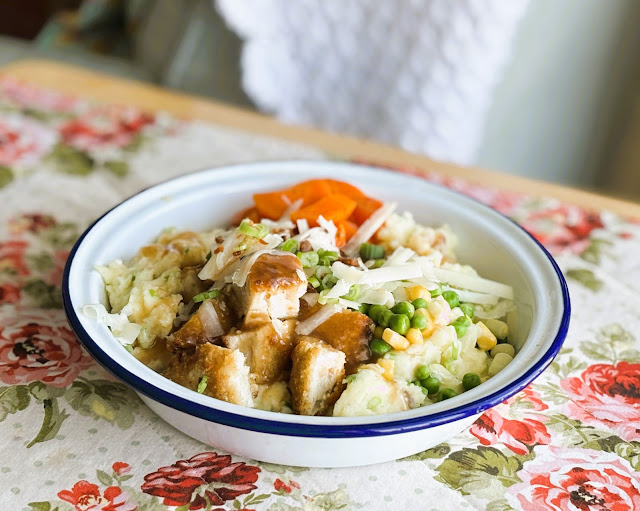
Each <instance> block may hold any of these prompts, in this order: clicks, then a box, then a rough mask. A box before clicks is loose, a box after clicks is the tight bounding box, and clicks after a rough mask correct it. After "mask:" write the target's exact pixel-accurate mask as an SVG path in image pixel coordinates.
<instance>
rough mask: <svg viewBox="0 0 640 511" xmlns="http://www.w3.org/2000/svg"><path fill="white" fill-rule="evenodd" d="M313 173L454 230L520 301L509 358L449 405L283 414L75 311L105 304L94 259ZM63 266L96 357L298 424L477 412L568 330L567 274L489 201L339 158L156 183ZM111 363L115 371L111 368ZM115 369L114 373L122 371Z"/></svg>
mask: <svg viewBox="0 0 640 511" xmlns="http://www.w3.org/2000/svg"><path fill="white" fill-rule="evenodd" d="M311 177H332V178H335V179H342V180H346V181H350V182H352V183H353V184H355V185H356V186H358V187H360V188H361V189H362V190H363V191H364V192H365V193H367V194H369V195H371V196H374V197H378V198H380V199H382V200H385V201H391V200H393V201H397V202H398V211H403V210H407V211H410V212H412V213H413V215H414V216H415V218H416V219H417V220H418V221H419V222H421V223H424V224H426V225H434V226H437V225H441V224H443V223H446V224H448V225H449V226H450V227H451V228H452V229H453V231H454V232H455V233H456V235H457V237H458V246H457V248H456V253H457V255H458V257H459V260H460V262H462V263H464V264H471V265H472V266H473V267H475V268H476V269H477V270H478V271H479V272H480V274H481V275H482V276H484V277H487V278H490V279H495V280H498V281H500V282H504V283H507V284H509V285H511V286H513V288H514V291H515V295H516V302H517V306H518V322H517V328H516V331H515V333H514V334H513V335H512V336H510V339H511V341H512V342H513V343H514V344H515V346H516V348H517V349H518V354H517V356H516V357H515V359H514V361H513V362H512V363H511V364H510V365H509V366H507V368H506V369H504V370H503V371H502V372H500V373H499V374H498V375H496V376H495V377H493V378H491V379H490V380H489V381H488V382H486V383H484V384H483V385H481V386H479V387H477V388H475V389H472V390H471V391H468V392H465V393H464V394H462V395H460V396H457V397H455V398H453V399H450V400H448V401H446V402H441V403H436V404H434V405H431V406H428V407H424V408H420V409H416V410H411V411H407V412H402V413H401V414H390V415H383V416H374V417H373V418H372V417H356V418H328V417H327V418H325V417H303V416H287V415H283V414H276V413H272V412H263V411H260V410H253V409H246V408H241V407H238V406H236V405H231V404H229V403H224V402H221V401H218V400H215V399H212V398H209V397H207V396H202V395H200V394H197V393H195V392H193V391H190V390H188V389H185V388H183V387H181V386H179V385H177V384H174V383H173V382H170V381H169V380H166V379H164V378H163V377H161V376H160V375H158V374H156V373H154V372H153V371H152V370H150V369H148V368H147V367H146V366H144V365H143V364H142V363H140V362H138V361H137V360H136V359H135V358H134V357H132V356H131V355H130V354H129V353H128V352H126V350H125V349H124V348H123V347H122V346H121V345H120V344H119V343H118V342H117V341H116V340H115V338H114V337H113V336H112V335H111V333H110V332H109V330H108V329H107V328H106V327H105V326H104V325H100V324H97V323H95V322H94V321H92V320H91V319H89V318H87V317H85V316H84V315H83V314H82V312H81V310H82V306H83V305H85V304H89V303H97V302H102V303H105V302H106V297H105V292H104V286H103V283H102V280H101V278H100V276H99V275H98V273H97V272H96V271H95V270H94V269H93V267H94V266H95V265H96V264H104V263H107V262H109V261H111V260H113V259H127V258H129V257H132V256H133V255H134V254H135V253H136V251H137V250H138V249H139V248H140V247H141V246H142V245H143V244H145V243H148V242H150V241H151V240H152V239H153V238H154V237H156V236H157V235H158V234H159V233H160V231H161V230H162V229H165V228H167V227H176V228H178V229H181V230H187V229H189V230H201V229H210V228H212V227H216V226H224V225H225V224H227V223H228V221H229V220H230V218H231V217H232V216H233V214H234V213H236V212H237V211H238V210H240V209H243V208H245V207H248V206H249V205H250V204H251V195H252V193H254V192H256V191H264V190H274V189H278V188H282V187H286V186H288V185H291V184H293V183H296V182H299V181H302V180H304V179H308V178H311ZM67 271H68V275H67V280H66V287H65V293H68V303H67V309H68V312H71V314H72V315H75V316H76V318H75V320H76V321H72V324H73V323H75V326H74V328H76V326H79V327H81V328H80V329H81V330H84V332H81V334H82V335H80V333H79V335H80V337H81V340H82V341H83V342H84V343H85V346H87V348H88V349H89V351H91V352H92V353H93V354H94V356H97V358H98V359H99V360H100V361H101V362H102V363H105V360H107V359H108V360H110V361H115V365H116V366H118V371H120V370H123V371H124V372H125V373H133V374H135V375H137V376H138V377H139V378H141V379H142V380H144V381H146V382H148V383H149V384H150V385H152V386H156V387H159V388H162V389H164V390H166V391H167V392H169V393H171V394H172V395H175V396H179V397H180V398H182V399H185V400H187V401H190V402H192V403H198V404H200V405H204V406H209V407H215V408H216V409H219V410H224V411H227V412H231V413H240V414H243V415H247V416H250V417H255V418H260V419H268V420H277V421H280V422H290V423H299V424H338V423H339V424H366V423H371V422H372V421H375V422H379V423H383V422H388V421H394V420H398V419H400V418H402V419H405V418H416V417H422V416H428V415H434V414H438V413H440V412H443V411H446V410H452V409H456V410H461V409H462V408H465V407H466V408H467V410H466V411H465V413H466V414H467V415H468V414H470V413H477V412H478V411H480V410H482V409H485V408H487V407H488V406H491V405H493V404H496V403H497V402H499V401H500V400H502V399H504V398H505V397H508V395H511V394H514V393H515V392H517V391H518V390H519V389H520V388H522V387H524V386H525V385H526V383H528V382H529V381H530V380H531V379H532V378H533V377H535V375H537V374H538V373H539V372H540V371H541V370H542V368H543V367H544V366H546V364H548V362H550V360H551V358H552V357H553V355H555V352H556V351H557V349H559V343H561V342H562V338H560V339H559V341H558V332H559V331H561V330H562V329H563V328H565V326H566V325H565V323H566V321H567V314H568V310H567V309H568V298H567V296H565V295H566V292H565V289H564V281H563V280H562V277H561V275H560V274H559V272H558V271H557V269H556V268H555V266H554V263H553V262H552V260H550V258H549V256H548V255H547V254H546V253H545V252H544V251H543V250H542V249H541V248H540V246H539V245H538V244H537V243H536V242H535V241H534V240H533V239H532V238H531V237H530V236H529V235H528V234H527V233H526V232H524V231H523V230H522V229H521V228H519V227H518V226H516V225H515V224H514V223H512V222H511V221H510V220H508V219H506V218H504V217H502V216H501V215H499V214H498V213H496V212H494V211H493V210H491V209H489V208H487V207H486V206H483V205H481V204H479V203H477V202H475V201H473V200H470V199H468V198H466V197H463V196H461V195H459V194H457V193H455V192H452V191H450V190H447V189H445V188H443V187H440V186H438V185H434V184H431V183H428V182H426V181H424V180H421V179H418V178H413V177H409V176H404V175H398V174H395V173H391V172H387V171H383V170H380V169H374V168H370V167H365V166H356V165H350V164H340V163H328V162H284V163H283V162H272V163H260V164H248V165H238V166H234V167H226V168H222V169H212V170H209V171H203V172H200V173H196V174H191V175H188V176H184V177H181V178H178V179H175V180H172V181H169V182H166V183H162V184H160V185H157V186H155V187H152V188H150V189H147V190H145V191H143V192H141V193H140V194H138V195H136V196H134V197H133V198H131V199H129V200H127V201H125V202H123V203H122V204H120V205H119V206H117V207H116V208H114V209H113V210H111V211H110V212H109V213H107V214H106V215H105V216H103V217H102V218H101V219H100V220H99V221H98V222H96V224H94V226H93V227H92V228H90V229H89V230H88V232H87V233H86V234H85V237H84V238H83V239H82V240H81V242H80V243H79V244H78V245H77V248H76V250H75V252H74V253H73V254H72V259H71V260H70V263H69V265H68V268H67ZM77 330H78V329H77V328H76V331H77ZM77 333H78V332H77ZM561 337H563V336H561ZM552 351H553V353H551V352H552ZM97 352H100V353H97ZM108 365H109V368H110V369H112V370H113V366H114V365H113V364H108ZM118 371H114V372H116V373H117V375H118V376H120V377H123V376H122V374H119V373H118ZM534 373H535V374H534ZM125 380H126V378H125ZM138 390H140V389H138ZM143 392H144V390H143ZM152 397H153V396H152ZM467 412H468V413H467Z"/></svg>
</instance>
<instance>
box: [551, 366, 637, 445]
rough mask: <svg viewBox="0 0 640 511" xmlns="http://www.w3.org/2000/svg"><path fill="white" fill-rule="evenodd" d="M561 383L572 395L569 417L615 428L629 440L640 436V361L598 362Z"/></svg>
mask: <svg viewBox="0 0 640 511" xmlns="http://www.w3.org/2000/svg"><path fill="white" fill-rule="evenodd" d="M560 385H561V387H562V388H563V389H564V390H565V391H566V392H567V393H568V395H569V397H570V398H571V401H570V402H569V403H568V404H567V405H566V406H567V411H566V413H567V415H568V416H569V417H572V418H574V419H577V420H579V421H582V422H584V423H586V424H589V425H591V426H596V427H603V428H607V429H610V430H612V431H615V432H616V433H617V434H618V435H619V436H620V437H621V438H623V439H625V440H627V441H631V440H637V439H638V438H639V437H640V364H631V363H629V362H618V363H617V364H616V365H610V364H595V365H592V366H589V367H587V368H586V369H585V370H584V371H583V372H582V374H581V375H580V376H579V377H574V378H567V379H566V380H563V381H562V382H560Z"/></svg>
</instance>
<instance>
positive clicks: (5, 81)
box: [0, 76, 84, 113]
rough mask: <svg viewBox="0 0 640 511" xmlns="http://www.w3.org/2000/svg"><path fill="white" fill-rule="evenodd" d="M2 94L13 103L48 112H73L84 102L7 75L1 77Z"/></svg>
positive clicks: (0, 87)
mask: <svg viewBox="0 0 640 511" xmlns="http://www.w3.org/2000/svg"><path fill="white" fill-rule="evenodd" d="M0 96H2V99H3V101H4V102H6V103H9V104H11V105H14V106H17V107H25V108H29V109H37V110H44V111H48V112H61V113H67V112H72V111H73V110H74V109H75V108H77V107H78V106H80V105H83V104H84V103H83V102H81V101H80V100H78V99H76V98H74V97H73V96H67V95H65V94H62V93H60V92H55V91H52V90H49V89H40V88H38V87H34V86H32V85H30V84H28V83H24V82H21V81H20V80H16V79H14V78H10V77H7V76H3V77H2V78H0Z"/></svg>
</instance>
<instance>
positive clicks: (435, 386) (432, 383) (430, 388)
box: [420, 376, 440, 394]
mask: <svg viewBox="0 0 640 511" xmlns="http://www.w3.org/2000/svg"><path fill="white" fill-rule="evenodd" d="M420 385H422V386H423V387H424V388H425V389H426V390H427V392H428V393H429V394H437V393H438V391H439V390H440V380H438V378H436V377H435V376H428V377H427V378H425V379H424V380H420Z"/></svg>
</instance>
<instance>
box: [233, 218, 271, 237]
mask: <svg viewBox="0 0 640 511" xmlns="http://www.w3.org/2000/svg"><path fill="white" fill-rule="evenodd" d="M238 230H239V231H240V232H241V233H242V234H246V235H247V236H251V237H252V238H258V239H260V240H261V239H262V238H264V237H265V236H266V235H267V234H269V228H268V227H267V226H266V225H263V224H255V223H253V222H252V221H251V220H249V219H248V218H245V219H244V220H243V221H242V222H241V223H240V225H239V226H238Z"/></svg>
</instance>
